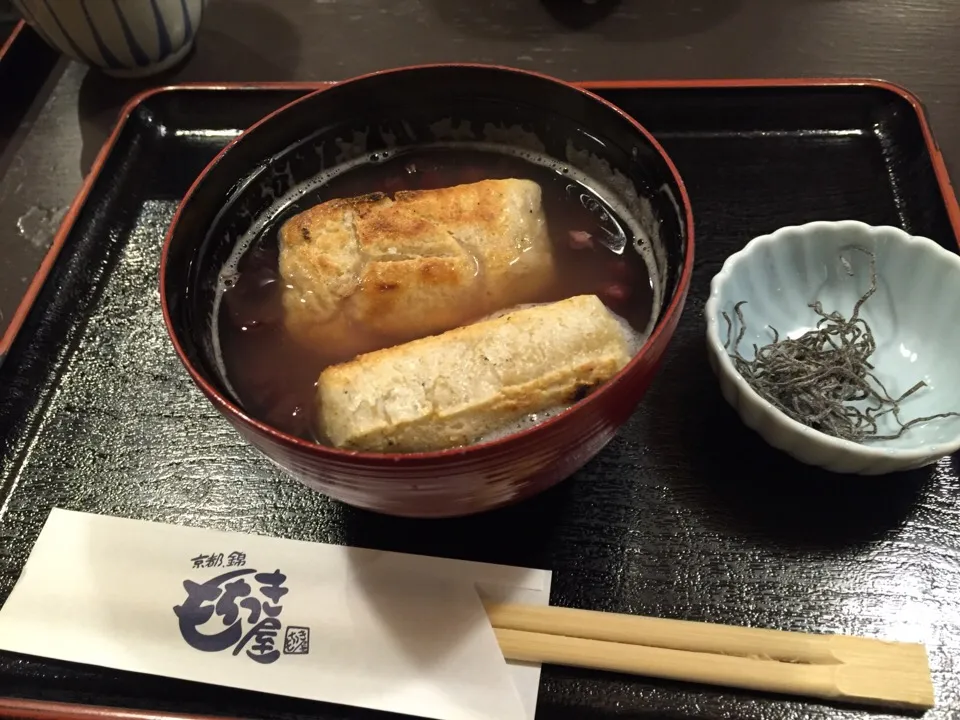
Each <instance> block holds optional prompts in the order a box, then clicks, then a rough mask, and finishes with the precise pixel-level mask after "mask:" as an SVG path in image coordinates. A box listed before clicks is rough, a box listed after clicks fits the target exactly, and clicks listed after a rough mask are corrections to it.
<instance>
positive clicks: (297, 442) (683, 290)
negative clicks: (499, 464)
mask: <svg viewBox="0 0 960 720" xmlns="http://www.w3.org/2000/svg"><path fill="white" fill-rule="evenodd" d="M451 68H467V69H480V70H494V71H498V72H503V73H510V74H514V75H524V76H528V77H533V78H537V79H538V80H541V81H545V82H549V83H554V84H556V85H560V86H563V87H564V88H567V89H569V90H572V91H575V92H577V93H579V94H581V95H583V96H584V97H586V98H588V99H589V100H590V101H592V102H594V103H599V104H601V105H605V106H606V107H608V108H609V109H610V110H612V111H613V112H615V113H616V114H617V115H620V117H622V118H623V119H624V120H626V121H627V122H628V123H629V124H630V125H632V126H633V129H634V130H635V131H636V132H637V133H638V134H639V135H640V136H641V137H643V139H644V140H645V141H646V142H647V143H649V145H650V146H651V147H652V148H653V149H654V150H655V151H656V152H657V154H658V155H659V156H660V157H661V158H662V159H663V161H664V163H665V165H666V167H667V171H668V172H669V174H670V175H671V177H672V178H673V180H674V182H675V183H676V184H677V188H678V189H679V192H680V205H681V207H682V208H683V212H682V216H683V221H684V225H685V231H686V237H685V239H684V260H683V265H682V267H681V268H680V276H679V278H678V281H677V285H676V288H675V290H674V292H673V293H672V297H671V298H670V302H669V303H668V304H667V306H666V307H665V308H664V310H663V313H662V315H661V316H660V319H659V320H658V321H657V323H656V325H655V326H654V328H653V331H652V332H651V333H650V335H649V336H648V337H647V339H646V340H645V341H644V343H643V345H642V346H641V347H640V349H639V350H638V351H637V353H636V354H635V355H634V356H633V357H632V358H631V359H630V362H628V363H627V364H626V365H625V366H624V367H623V368H621V369H620V371H619V372H618V373H617V374H616V375H614V376H613V377H612V378H611V379H610V380H608V381H607V382H606V383H604V384H603V385H602V386H601V387H600V389H599V390H597V391H596V392H594V393H591V394H590V395H589V396H587V397H586V398H584V399H583V400H580V401H579V402H576V403H574V404H573V405H571V406H570V407H569V408H567V409H565V410H564V411H563V412H560V413H557V414H556V415H553V416H552V417H550V418H548V419H546V420H544V421H543V422H540V423H537V424H536V425H533V426H531V427H529V428H524V429H523V430H520V431H518V432H515V433H510V434H509V435H505V436H503V437H499V438H496V439H494V440H489V441H486V442H481V443H475V444H471V445H465V446H461V447H456V448H449V449H446V450H434V451H429V452H413V453H375V452H367V451H359V450H345V449H340V448H334V447H330V446H327V445H321V444H320V443H316V442H312V441H310V440H304V439H303V438H300V437H297V436H295V435H291V434H289V433H285V432H283V431H281V430H279V429H277V428H275V427H273V426H272V425H270V424H268V423H265V422H263V421H261V420H258V419H257V418H255V417H252V416H251V415H249V414H248V413H247V412H246V411H244V410H243V408H241V407H240V406H239V405H238V404H236V403H235V402H233V401H232V400H231V399H229V398H228V397H227V396H226V395H224V394H223V393H221V392H220V391H219V390H218V389H217V388H215V387H214V386H213V384H212V383H211V382H209V381H208V380H207V379H206V378H205V377H204V376H203V374H201V373H200V372H199V371H198V370H197V368H196V367H195V366H194V364H193V363H192V362H190V360H189V358H188V357H187V355H186V353H185V352H184V349H183V346H182V345H181V343H180V340H179V338H178V336H177V332H176V330H175V329H174V324H173V320H172V317H171V312H170V306H169V303H168V301H167V294H166V292H165V290H164V288H165V286H166V277H167V260H168V257H169V251H170V247H171V245H172V244H173V240H174V236H175V234H176V232H177V227H178V225H179V222H180V215H181V213H182V212H183V209H184V208H185V207H186V206H187V204H188V203H189V202H190V200H191V198H192V197H193V195H194V193H195V192H196V190H197V189H198V188H199V187H200V185H201V184H202V183H203V182H204V181H205V179H206V177H207V175H208V174H210V173H211V172H212V171H213V169H214V168H215V167H216V166H217V165H218V164H219V163H220V160H221V159H222V158H223V157H224V156H225V155H226V154H227V153H228V152H230V150H231V149H233V147H234V146H235V145H236V144H238V143H240V142H242V141H244V140H245V139H246V138H248V137H250V136H251V135H252V134H253V133H254V132H256V130H257V129H258V128H260V127H261V126H262V125H265V124H266V123H268V122H271V121H273V120H274V119H275V118H277V117H278V116H281V115H283V113H285V112H287V111H288V110H290V109H292V108H294V107H295V106H297V105H299V104H300V103H303V102H306V101H308V100H310V99H312V98H314V97H315V96H317V95H320V94H321V93H325V92H329V91H331V90H334V89H335V88H337V87H340V86H341V85H345V84H352V83H356V82H360V81H364V80H367V79H369V78H372V77H377V76H382V75H395V74H401V73H406V72H410V71H417V70H427V69H451ZM693 264H694V221H693V208H692V205H691V203H690V197H689V193H688V192H687V188H686V185H685V184H684V182H683V178H682V177H681V175H680V172H679V171H678V170H677V167H676V164H675V163H674V162H673V159H672V158H671V157H670V156H669V155H668V154H667V151H666V150H665V149H664V148H663V146H662V145H661V144H660V142H659V141H657V139H656V138H655V137H654V136H653V134H652V133H651V132H650V131H649V130H647V129H646V128H645V127H644V126H643V125H641V124H640V123H639V122H638V121H637V120H636V119H635V118H634V117H633V116H632V115H630V114H628V113H627V112H626V111H624V110H623V109H621V108H620V107H618V106H617V105H614V104H613V103H612V102H610V101H608V100H605V99H604V98H602V97H600V96H599V95H597V94H596V93H594V92H592V91H590V90H587V89H585V88H583V87H580V86H578V85H576V84H574V83H572V82H568V81H565V80H561V79H559V78H556V77H552V76H550V75H546V74H543V73H539V72H534V71H530V70H522V69H519V68H514V67H509V66H506V65H497V64H487V63H458V62H451V63H426V64H416V65H403V66H398V67H393V68H387V69H382V70H376V71H374V72H370V73H365V74H362V75H357V76H354V77H351V78H348V79H345V80H343V81H340V82H337V83H336V84H334V85H331V86H329V87H324V88H320V89H318V90H315V91H313V92H310V93H307V94H306V95H304V96H302V97H299V98H297V99H295V100H293V101H291V102H289V103H287V104H285V105H283V106H281V107H279V108H277V109H276V110H274V111H272V112H270V113H268V114H267V115H265V116H263V117H262V118H260V119H259V120H257V122H255V123H254V124H253V125H251V126H250V127H248V128H247V129H245V130H244V131H243V132H242V133H240V134H239V135H237V136H236V137H235V138H233V139H232V140H231V141H230V142H229V143H227V145H226V146H224V148H223V149H222V150H220V151H219V152H218V153H217V154H216V155H215V156H214V158H213V159H212V160H211V161H210V162H209V163H207V165H206V166H205V167H204V168H203V170H202V171H201V172H200V174H199V175H198V176H197V177H196V179H195V180H194V181H193V182H192V183H191V184H190V187H189V189H188V190H187V192H186V193H185V194H184V196H183V198H182V199H181V200H180V202H179V203H178V205H177V209H176V212H175V213H174V216H173V219H172V220H171V222H170V225H169V227H168V229H167V232H166V235H165V236H164V240H163V247H162V249H161V253H160V273H159V290H160V306H161V311H162V314H163V324H164V326H165V327H166V329H167V335H168V337H169V338H170V341H171V343H172V344H173V347H174V351H175V352H176V354H177V357H178V358H179V359H180V362H181V363H182V365H183V366H184V367H185V368H186V370H187V372H188V374H189V375H190V377H191V378H192V380H193V381H194V383H196V385H197V386H198V387H199V388H200V390H201V391H202V392H203V393H204V395H206V396H207V398H208V399H209V400H210V401H211V402H212V403H213V404H214V405H215V406H216V407H217V408H218V409H219V410H220V411H221V412H222V413H224V414H225V415H227V416H228V419H229V418H230V417H232V418H234V419H235V420H237V421H239V422H240V424H241V425H244V426H247V427H252V428H253V429H255V430H256V431H257V432H258V433H259V434H261V435H263V436H267V437H269V438H270V439H271V440H273V441H274V442H277V443H279V444H281V445H284V446H286V447H288V448H293V449H295V450H297V451H300V452H305V453H308V454H310V455H313V456H319V457H324V458H326V459H328V460H332V461H337V460H339V461H346V462H357V461H361V462H367V463H380V464H384V463H386V464H410V463H429V462H443V461H448V460H451V459H455V458H462V457H463V456H465V455H467V454H470V455H475V454H477V453H483V452H495V451H497V450H498V449H501V448H504V447H507V446H510V445H514V444H516V443H522V442H524V441H525V440H527V439H528V438H530V437H531V436H532V435H535V434H540V433H543V432H544V431H545V430H548V429H549V428H551V427H553V426H556V425H558V424H560V423H563V422H565V421H566V419H567V418H569V417H570V415H571V414H572V413H574V412H580V411H582V410H583V409H584V408H585V407H589V406H590V405H593V404H595V403H596V402H598V401H599V399H600V398H601V397H602V396H604V395H605V394H607V393H608V392H610V391H611V390H613V389H614V388H615V386H616V385H618V384H619V381H620V380H621V379H622V378H623V377H625V376H626V375H629V374H630V373H632V372H633V371H634V370H635V369H636V368H637V367H638V366H639V365H641V364H642V363H643V362H644V361H645V359H646V357H647V355H649V353H650V351H651V349H652V348H654V347H655V346H656V345H657V344H658V340H659V339H660V337H661V336H662V335H663V333H664V332H665V331H666V329H667V328H668V327H669V326H670V325H671V320H673V319H674V318H675V317H677V316H678V315H679V314H680V313H681V312H682V307H683V303H684V302H685V300H686V296H687V293H688V291H689V288H690V282H691V278H692V275H693Z"/></svg>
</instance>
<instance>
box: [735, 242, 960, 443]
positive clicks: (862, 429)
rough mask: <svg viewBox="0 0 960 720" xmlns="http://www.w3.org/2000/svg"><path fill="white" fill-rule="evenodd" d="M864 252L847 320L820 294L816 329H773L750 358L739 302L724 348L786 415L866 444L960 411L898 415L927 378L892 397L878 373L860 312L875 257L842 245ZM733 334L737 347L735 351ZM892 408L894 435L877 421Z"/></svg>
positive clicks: (873, 276)
mask: <svg viewBox="0 0 960 720" xmlns="http://www.w3.org/2000/svg"><path fill="white" fill-rule="evenodd" d="M847 249H852V250H857V251H859V252H863V253H865V254H866V255H868V256H869V257H870V288H869V289H868V290H867V291H866V292H865V293H864V294H863V296H862V297H861V298H860V299H859V300H858V301H857V303H856V305H854V308H853V313H852V315H851V316H850V318H849V319H847V318H844V317H843V315H841V314H840V313H838V312H832V313H826V312H824V310H823V306H822V305H821V304H820V302H819V301H817V302H813V303H811V304H810V307H811V308H812V309H813V311H814V312H815V313H816V314H817V315H818V316H820V320H819V321H818V322H817V326H816V329H814V330H810V331H809V332H806V333H804V334H803V335H801V336H800V337H798V338H781V337H780V333H779V332H777V329H776V328H773V327H771V328H770V329H771V330H772V331H773V337H774V339H773V342H771V343H770V344H769V345H764V346H763V347H757V346H756V345H754V346H753V351H754V358H753V360H747V359H746V358H744V357H743V356H742V355H741V354H740V351H739V347H740V343H741V341H742V340H743V337H744V334H745V332H746V323H745V321H744V318H743V311H742V309H741V308H742V307H743V306H744V305H746V301H741V302H738V303H737V304H736V305H734V307H733V312H734V314H735V315H736V316H737V321H738V322H739V323H740V329H739V332H737V336H736V338H733V337H732V336H733V322H732V320H731V319H730V316H729V315H728V314H727V313H726V312H724V313H722V315H723V319H724V320H725V321H726V323H727V340H726V342H725V343H724V349H726V350H727V351H728V354H729V356H730V358H731V360H733V364H734V367H736V369H737V372H739V373H740V374H741V375H742V376H743V378H744V380H746V381H747V383H748V384H749V385H750V387H752V388H753V389H754V390H755V391H756V392H757V394H758V395H760V397H762V398H763V399H764V400H766V401H767V402H769V403H771V404H772V405H773V406H774V407H776V408H777V409H779V410H780V411H781V412H783V413H784V414H785V415H787V417H789V418H792V419H793V420H796V421H797V422H799V423H802V424H803V425H806V426H807V427H810V428H813V429H814V430H818V431H820V432H822V433H826V434H827V435H832V436H833V437H837V438H841V439H843V440H850V441H853V442H857V443H862V442H864V441H868V440H895V439H897V438H899V437H901V436H902V435H903V434H904V433H905V432H906V431H907V430H909V429H910V428H911V427H913V426H915V425H919V424H920V423H925V422H929V421H930V420H936V419H940V418H945V417H953V416H958V415H960V413H956V412H945V413H938V414H936V415H928V416H926V417H919V418H914V419H913V420H909V421H907V422H904V421H903V420H902V419H901V417H900V403H901V402H903V401H904V400H905V399H906V398H908V397H909V396H911V395H913V394H914V393H915V392H917V391H918V390H920V389H921V388H923V387H926V383H925V382H923V381H922V380H921V381H920V382H918V383H916V384H915V385H914V386H913V387H911V388H910V389H909V390H907V391H906V392H905V393H903V394H902V395H900V396H899V397H897V398H894V397H891V396H890V393H889V392H888V391H887V389H886V388H885V387H884V385H883V383H882V382H880V380H879V379H878V378H877V377H876V375H875V374H874V373H873V370H874V367H873V365H872V364H871V363H870V358H871V356H872V355H873V353H874V351H875V350H876V349H877V344H876V340H875V339H874V336H873V332H872V331H871V329H870V326H869V325H868V324H867V323H866V321H864V320H863V318H861V317H860V311H861V309H862V308H863V305H864V303H866V302H867V300H869V299H870V297H871V296H872V295H873V294H874V293H875V292H876V291H877V266H876V257H875V255H874V254H873V253H871V252H870V251H868V250H866V249H864V248H861V247H850V248H844V250H847ZM842 252H843V250H841V258H840V259H841V262H842V263H843V265H844V268H845V269H846V271H847V274H848V275H850V276H851V277H852V276H853V270H852V269H851V267H850V263H849V262H848V261H847V260H846V259H845V258H843V255H842ZM731 340H732V342H733V350H732V351H730V349H729V348H730V345H731ZM887 414H891V415H893V417H894V419H895V420H896V422H897V425H898V426H899V430H898V431H897V432H896V433H894V434H887V435H881V434H879V431H878V425H877V420H878V419H879V418H881V417H882V416H884V415H887Z"/></svg>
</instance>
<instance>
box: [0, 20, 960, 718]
mask: <svg viewBox="0 0 960 720" xmlns="http://www.w3.org/2000/svg"><path fill="white" fill-rule="evenodd" d="M27 27H28V25H27V24H26V22H25V21H23V20H21V21H20V22H19V23H18V24H17V25H16V26H15V27H14V30H13V31H12V33H11V35H10V36H9V37H8V39H7V40H6V41H5V42H4V43H3V44H2V46H0V61H2V60H3V57H4V55H5V54H6V53H7V52H8V51H9V50H10V49H11V48H12V46H13V44H14V42H15V40H16V39H17V38H18V36H20V35H21V34H22V33H23V31H24V30H25V29H26V28H27ZM338 82H340V81H334V80H327V81H273V82H253V83H251V82H220V83H211V82H183V83H172V84H166V85H161V86H158V87H154V88H150V89H147V90H145V91H142V92H140V93H137V94H136V95H134V96H133V97H131V98H130V99H129V100H128V101H127V102H126V103H125V104H124V105H123V107H122V108H121V109H120V111H119V113H118V116H117V119H116V121H115V122H114V124H113V126H112V128H111V131H110V133H109V135H108V137H107V138H106V140H105V141H104V143H103V145H102V146H101V147H100V149H99V150H98V152H97V155H96V157H95V159H94V162H93V164H92V165H91V167H90V170H89V171H88V173H87V175H86V177H85V178H84V180H83V182H82V183H81V185H80V188H79V190H78V191H77V194H76V195H75V197H74V199H73V201H72V202H71V204H70V207H69V209H68V211H67V213H66V215H65V216H64V219H63V221H62V222H61V224H60V226H59V228H58V229H57V231H56V233H55V235H54V238H53V240H52V242H51V245H50V248H49V249H48V250H47V252H46V253H45V255H44V257H43V259H42V261H41V264H40V266H39V267H38V269H37V271H36V273H35V274H34V276H33V278H32V279H31V282H30V284H29V285H28V288H27V290H26V292H25V293H24V296H23V298H22V299H21V301H20V303H19V304H18V306H17V309H16V311H15V313H14V315H13V318H12V319H11V322H10V324H9V326H8V328H7V330H6V331H5V332H4V333H3V335H2V336H0V364H2V361H3V358H4V356H5V355H6V353H7V352H8V350H9V348H10V346H11V345H12V343H13V341H14V340H15V337H16V335H17V333H18V331H19V329H20V328H21V326H22V324H23V322H24V321H25V319H26V317H27V315H28V314H29V312H30V310H31V309H32V307H33V305H34V303H35V300H36V298H37V296H38V294H39V292H40V290H41V289H42V287H43V285H44V283H45V281H46V279H47V276H48V275H49V273H50V271H51V270H52V269H53V266H54V265H55V264H56V261H57V259H58V258H59V254H60V252H61V250H62V249H63V247H64V245H65V244H66V242H67V240H68V239H69V236H70V233H71V232H72V230H73V227H74V225H75V224H76V221H77V218H78V216H79V214H80V212H81V211H82V210H83V207H84V206H85V204H86V201H87V199H88V198H89V196H90V194H91V192H92V190H93V187H94V185H95V183H96V182H97V180H98V178H99V177H100V174H101V172H102V170H103V166H104V164H105V163H106V162H107V159H108V158H109V157H110V155H111V153H112V152H113V150H114V148H115V146H116V144H117V141H118V140H119V137H120V135H121V133H122V132H123V130H124V128H125V127H126V125H127V123H128V122H129V121H130V119H131V117H132V116H133V114H134V113H135V112H136V110H137V109H138V108H139V106H140V105H142V104H143V103H145V102H146V101H148V100H149V99H151V98H152V97H153V96H155V95H161V94H166V93H171V92H182V91H191V90H197V91H206V92H209V91H220V90H223V91H227V90H233V91H236V90H241V91H252V92H255V91H262V90H305V91H318V90H324V89H327V88H329V87H332V86H334V85H336V84H338ZM571 84H573V85H576V86H579V87H582V88H584V89H587V90H591V91H597V90H610V89H625V90H642V89H674V88H676V89H691V90H697V89H702V90H707V89H715V88H729V89H737V88H764V87H765V88H784V89H786V88H798V87H805V88H816V87H871V88H875V89H878V90H882V91H885V92H890V93H893V94H895V95H897V96H899V97H900V98H902V99H904V100H906V101H907V102H908V103H909V105H910V106H911V108H912V109H913V111H914V112H915V114H916V116H917V121H918V123H919V125H920V128H921V131H922V133H923V137H924V143H925V146H926V148H927V152H928V153H929V154H930V158H931V162H932V163H933V169H934V172H935V175H936V178H937V184H938V187H939V189H940V192H941V196H942V198H943V202H944V205H945V207H946V209H947V214H948V218H949V221H950V225H951V227H952V229H953V233H954V236H955V239H956V240H957V242H958V245H960V203H958V200H957V196H956V194H955V192H954V189H953V185H952V183H951V181H950V177H949V173H948V170H947V167H946V163H945V161H944V159H943V156H942V153H941V151H940V148H939V145H938V144H937V142H936V139H935V136H934V134H933V131H932V129H931V127H930V124H929V122H928V119H927V115H926V112H925V110H924V107H923V104H922V102H921V100H920V99H919V97H918V96H917V95H915V94H914V93H913V92H911V91H910V90H908V89H906V88H905V87H903V86H900V85H898V84H896V83H892V82H888V81H885V80H879V79H873V78H867V77H863V78H859V77H849V78H742V79H736V78H722V79H684V80H609V81H608V80H592V81H578V82H572V83H571ZM6 717H11V718H13V717H29V718H35V719H36V720H40V718H53V719H55V720H77V719H79V718H81V717H83V718H105V719H108V720H119V719H120V718H135V719H139V718H143V719H144V720H147V719H148V718H149V719H150V720H153V719H168V720H215V719H214V718H210V717H209V716H200V715H193V714H181V713H168V712H158V711H153V710H149V711H148V710H140V709H130V708H124V707H120V706H111V705H87V704H75V703H64V702H55V701H48V700H43V699H39V698H7V697H2V698H0V718H6Z"/></svg>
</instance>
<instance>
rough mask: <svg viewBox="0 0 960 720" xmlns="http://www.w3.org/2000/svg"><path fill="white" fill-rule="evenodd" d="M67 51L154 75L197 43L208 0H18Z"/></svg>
mask: <svg viewBox="0 0 960 720" xmlns="http://www.w3.org/2000/svg"><path fill="white" fill-rule="evenodd" d="M13 4H14V5H15V6H16V7H17V9H18V10H19V11H20V13H21V14H22V15H23V17H24V19H25V20H26V21H27V23H28V24H29V25H30V26H31V27H32V28H33V29H34V30H36V31H37V33H38V34H39V35H40V36H41V37H42V38H43V39H44V40H45V41H46V42H47V43H48V44H49V45H50V46H52V47H54V48H56V49H57V50H59V51H60V52H62V53H64V54H65V55H67V56H69V57H71V58H73V59H74V60H78V61H80V62H83V63H86V64H87V65H91V66H93V67H98V68H100V69H101V70H103V71H104V72H105V73H107V74H110V75H116V76H121V77H137V76H143V75H151V74H153V73H157V72H160V71H162V70H165V69H167V68H169V67H171V66H172V65H175V64H176V63H177V62H178V61H180V60H181V59H182V58H183V57H184V56H185V55H186V54H187V53H188V52H189V51H190V48H191V47H192V46H193V41H194V38H195V37H196V33H197V28H198V27H199V25H200V21H201V19H202V17H203V11H204V8H205V6H206V4H207V3H206V0H13Z"/></svg>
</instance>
